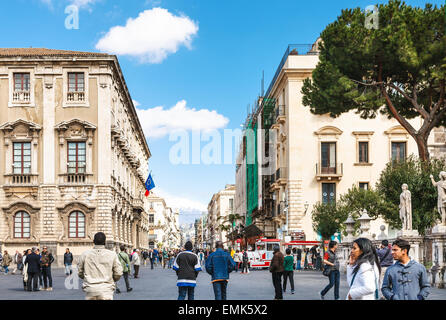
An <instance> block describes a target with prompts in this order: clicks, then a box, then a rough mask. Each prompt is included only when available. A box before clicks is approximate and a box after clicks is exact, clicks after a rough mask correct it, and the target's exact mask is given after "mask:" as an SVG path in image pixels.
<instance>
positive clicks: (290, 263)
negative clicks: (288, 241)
mask: <svg viewBox="0 0 446 320" xmlns="http://www.w3.org/2000/svg"><path fill="white" fill-rule="evenodd" d="M285 253H286V257H285V259H284V261H283V269H284V270H283V292H286V283H287V279H290V286H291V294H294V257H293V256H292V255H291V249H289V248H288V249H286V250H285Z"/></svg>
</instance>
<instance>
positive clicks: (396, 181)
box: [376, 157, 446, 234]
mask: <svg viewBox="0 0 446 320" xmlns="http://www.w3.org/2000/svg"><path fill="white" fill-rule="evenodd" d="M444 168H446V161H445V159H431V160H430V161H429V162H425V161H420V160H419V159H417V158H415V157H409V158H408V159H407V160H406V161H404V162H399V163H395V162H393V163H392V162H390V163H388V164H387V166H386V168H385V169H384V170H383V171H382V172H381V176H380V178H379V180H378V183H377V185H376V188H377V191H378V192H379V194H380V195H381V197H382V198H383V200H384V201H385V202H386V203H387V206H386V207H384V208H383V209H382V211H381V215H382V216H383V217H384V220H385V221H386V222H387V223H389V224H390V225H391V226H392V227H393V228H396V229H400V228H401V220H400V217H399V208H398V205H399V203H400V194H401V192H402V190H401V186H402V185H403V183H406V184H407V185H408V187H409V190H410V192H411V194H412V227H413V229H416V230H418V231H419V232H420V233H421V234H424V233H425V231H426V229H429V228H431V227H432V226H433V225H434V224H435V222H436V221H437V220H438V219H439V218H440V214H439V213H438V210H437V191H436V188H435V187H434V186H433V185H432V182H431V179H430V177H429V176H430V175H431V174H432V175H433V176H434V177H435V179H436V180H437V181H438V180H439V177H438V175H439V173H440V171H443V170H444Z"/></svg>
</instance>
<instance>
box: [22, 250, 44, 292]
mask: <svg viewBox="0 0 446 320" xmlns="http://www.w3.org/2000/svg"><path fill="white" fill-rule="evenodd" d="M36 250H37V248H36V247H33V248H32V252H31V253H30V254H29V255H27V256H26V259H25V264H27V265H28V283H27V285H26V287H27V288H28V291H31V281H32V284H33V285H32V291H39V289H38V279H39V273H40V257H39V255H38V254H36Z"/></svg>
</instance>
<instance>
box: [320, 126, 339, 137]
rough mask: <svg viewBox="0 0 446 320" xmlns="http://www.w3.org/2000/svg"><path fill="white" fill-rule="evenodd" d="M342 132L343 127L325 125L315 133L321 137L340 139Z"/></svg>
mask: <svg viewBox="0 0 446 320" xmlns="http://www.w3.org/2000/svg"><path fill="white" fill-rule="evenodd" d="M342 133H343V131H342V130H341V129H339V128H336V127H334V126H325V127H322V128H320V129H319V130H317V131H315V132H314V134H315V135H317V136H319V139H322V138H326V137H330V138H335V139H338V138H339V136H340V135H341V134H342Z"/></svg>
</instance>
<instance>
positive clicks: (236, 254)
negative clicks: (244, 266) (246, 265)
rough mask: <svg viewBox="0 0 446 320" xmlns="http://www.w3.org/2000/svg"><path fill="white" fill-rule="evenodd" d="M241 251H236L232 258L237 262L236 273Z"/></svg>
mask: <svg viewBox="0 0 446 320" xmlns="http://www.w3.org/2000/svg"><path fill="white" fill-rule="evenodd" d="M239 253H240V251H238V250H237V251H236V252H235V253H234V258H232V259H233V260H234V262H235V272H238V266H239V264H240V255H239Z"/></svg>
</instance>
